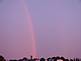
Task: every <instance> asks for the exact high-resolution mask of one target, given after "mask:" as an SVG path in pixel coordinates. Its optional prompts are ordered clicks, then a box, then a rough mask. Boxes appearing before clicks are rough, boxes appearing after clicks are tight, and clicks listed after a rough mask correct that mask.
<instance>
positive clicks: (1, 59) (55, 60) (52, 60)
mask: <svg viewBox="0 0 81 61" xmlns="http://www.w3.org/2000/svg"><path fill="white" fill-rule="evenodd" d="M0 61H81V59H80V58H73V59H66V58H64V57H60V56H56V57H48V58H43V57H42V58H33V56H30V59H28V58H26V57H23V58H22V59H18V60H17V59H10V60H6V59H5V58H4V57H3V56H1V55H0Z"/></svg>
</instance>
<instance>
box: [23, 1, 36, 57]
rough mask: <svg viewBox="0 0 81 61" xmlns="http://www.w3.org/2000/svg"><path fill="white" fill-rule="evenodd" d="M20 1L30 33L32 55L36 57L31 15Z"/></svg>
mask: <svg viewBox="0 0 81 61" xmlns="http://www.w3.org/2000/svg"><path fill="white" fill-rule="evenodd" d="M22 3H23V7H24V12H25V13H26V15H27V20H28V21H27V22H28V26H29V31H30V34H31V40H32V55H33V57H37V53H36V38H35V33H34V29H33V23H32V17H31V15H30V12H29V10H28V8H27V6H26V4H25V1H24V0H22Z"/></svg>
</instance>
